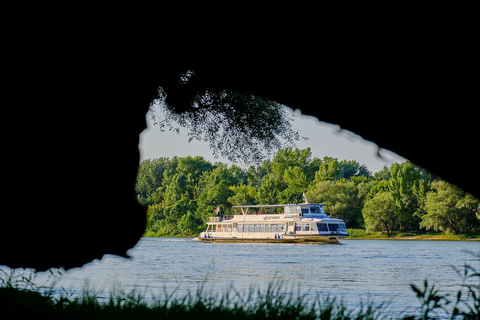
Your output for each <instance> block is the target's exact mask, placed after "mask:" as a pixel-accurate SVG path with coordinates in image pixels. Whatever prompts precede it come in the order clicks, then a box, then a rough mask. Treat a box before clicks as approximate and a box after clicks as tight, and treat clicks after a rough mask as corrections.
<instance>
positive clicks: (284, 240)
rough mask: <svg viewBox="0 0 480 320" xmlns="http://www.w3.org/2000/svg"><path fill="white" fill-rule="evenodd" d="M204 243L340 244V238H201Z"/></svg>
mask: <svg viewBox="0 0 480 320" xmlns="http://www.w3.org/2000/svg"><path fill="white" fill-rule="evenodd" d="M198 240H200V241H203V242H221V243H239V242H242V243H338V237H298V236H291V237H288V236H285V237H284V238H280V239H260V238H258V239H245V238H243V239H240V238H201V237H199V238H198Z"/></svg>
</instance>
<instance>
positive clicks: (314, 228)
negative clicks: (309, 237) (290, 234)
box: [310, 223, 318, 231]
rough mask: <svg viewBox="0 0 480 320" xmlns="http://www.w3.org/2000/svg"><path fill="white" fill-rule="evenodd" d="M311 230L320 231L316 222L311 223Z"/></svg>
mask: <svg viewBox="0 0 480 320" xmlns="http://www.w3.org/2000/svg"><path fill="white" fill-rule="evenodd" d="M310 230H311V231H318V230H317V224H316V223H311V224H310Z"/></svg>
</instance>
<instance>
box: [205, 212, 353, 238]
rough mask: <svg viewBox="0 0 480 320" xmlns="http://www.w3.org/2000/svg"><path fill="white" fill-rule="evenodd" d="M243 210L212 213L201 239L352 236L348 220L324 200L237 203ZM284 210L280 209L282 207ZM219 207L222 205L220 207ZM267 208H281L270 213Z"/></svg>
mask: <svg viewBox="0 0 480 320" xmlns="http://www.w3.org/2000/svg"><path fill="white" fill-rule="evenodd" d="M232 208H236V209H240V211H241V212H240V214H234V215H231V216H225V217H221V216H219V217H211V218H210V221H209V222H207V230H205V231H203V232H201V233H200V235H199V237H198V239H199V240H201V241H206V242H328V243H337V242H338V239H339V238H345V237H348V233H347V229H346V227H345V223H344V222H343V220H341V219H333V218H331V217H330V216H328V215H326V214H325V211H324V210H323V204H312V203H303V204H274V205H245V206H234V207H232ZM282 208H283V211H279V210H282ZM217 209H218V208H217ZM267 211H279V212H277V213H268V212H267Z"/></svg>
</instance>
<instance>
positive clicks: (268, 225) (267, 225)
mask: <svg viewBox="0 0 480 320" xmlns="http://www.w3.org/2000/svg"><path fill="white" fill-rule="evenodd" d="M265 232H270V224H266V225H265Z"/></svg>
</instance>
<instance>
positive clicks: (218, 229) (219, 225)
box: [217, 224, 222, 232]
mask: <svg viewBox="0 0 480 320" xmlns="http://www.w3.org/2000/svg"><path fill="white" fill-rule="evenodd" d="M217 231H218V232H221V231H222V225H221V224H217Z"/></svg>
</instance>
